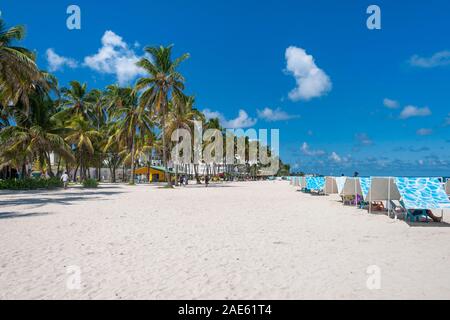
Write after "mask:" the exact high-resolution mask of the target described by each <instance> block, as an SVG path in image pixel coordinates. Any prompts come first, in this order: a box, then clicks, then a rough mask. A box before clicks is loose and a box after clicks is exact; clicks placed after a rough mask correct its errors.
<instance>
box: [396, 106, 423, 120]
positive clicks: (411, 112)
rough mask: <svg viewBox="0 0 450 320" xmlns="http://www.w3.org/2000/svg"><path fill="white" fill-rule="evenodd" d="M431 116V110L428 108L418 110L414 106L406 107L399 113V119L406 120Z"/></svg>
mask: <svg viewBox="0 0 450 320" xmlns="http://www.w3.org/2000/svg"><path fill="white" fill-rule="evenodd" d="M429 115H431V110H430V108H428V107H424V108H419V107H416V106H406V107H405V108H404V109H403V110H402V112H401V113H400V119H408V118H412V117H426V116H429Z"/></svg>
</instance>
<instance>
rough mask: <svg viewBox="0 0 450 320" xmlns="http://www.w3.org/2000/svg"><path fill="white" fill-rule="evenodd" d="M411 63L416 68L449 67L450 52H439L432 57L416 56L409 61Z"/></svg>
mask: <svg viewBox="0 0 450 320" xmlns="http://www.w3.org/2000/svg"><path fill="white" fill-rule="evenodd" d="M409 63H410V64H411V65H412V66H414V67H420V68H434V67H440V66H447V65H450V51H439V52H436V53H435V54H433V55H432V56H431V57H420V56H418V55H414V56H412V57H411V59H410V60H409Z"/></svg>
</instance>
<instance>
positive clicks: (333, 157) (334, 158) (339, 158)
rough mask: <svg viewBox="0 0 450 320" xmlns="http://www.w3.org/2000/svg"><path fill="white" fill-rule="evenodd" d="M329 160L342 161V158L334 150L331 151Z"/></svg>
mask: <svg viewBox="0 0 450 320" xmlns="http://www.w3.org/2000/svg"><path fill="white" fill-rule="evenodd" d="M330 160H332V161H334V162H337V163H339V162H341V161H342V158H341V157H340V156H339V155H338V154H337V153H336V152H334V151H333V152H332V153H331V155H330Z"/></svg>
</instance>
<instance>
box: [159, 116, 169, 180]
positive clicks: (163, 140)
mask: <svg viewBox="0 0 450 320" xmlns="http://www.w3.org/2000/svg"><path fill="white" fill-rule="evenodd" d="M164 109H165V107H164ZM161 126H162V149H163V163H164V176H165V177H166V182H167V186H168V187H172V180H171V178H170V174H169V169H168V168H167V150H166V130H165V129H166V114H165V111H164V112H163V116H162V121H161Z"/></svg>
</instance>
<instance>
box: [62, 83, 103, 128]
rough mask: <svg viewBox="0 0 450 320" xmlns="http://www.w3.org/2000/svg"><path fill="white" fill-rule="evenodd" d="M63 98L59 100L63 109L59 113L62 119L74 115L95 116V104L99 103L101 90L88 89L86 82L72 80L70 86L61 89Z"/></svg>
mask: <svg viewBox="0 0 450 320" xmlns="http://www.w3.org/2000/svg"><path fill="white" fill-rule="evenodd" d="M61 93H62V98H61V100H60V101H59V104H60V107H61V111H60V113H59V114H58V117H59V118H60V119H67V118H70V117H72V116H74V115H81V116H82V117H83V119H85V120H88V119H93V118H95V112H94V109H95V107H94V106H95V104H96V103H97V99H98V95H99V92H98V90H93V91H91V92H89V91H88V90H87V84H86V83H83V84H81V83H79V82H78V81H71V82H70V87H69V88H62V89H61Z"/></svg>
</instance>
